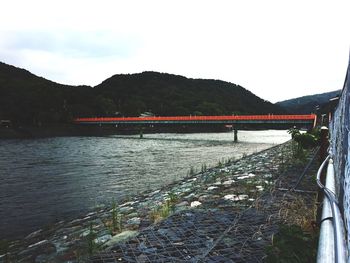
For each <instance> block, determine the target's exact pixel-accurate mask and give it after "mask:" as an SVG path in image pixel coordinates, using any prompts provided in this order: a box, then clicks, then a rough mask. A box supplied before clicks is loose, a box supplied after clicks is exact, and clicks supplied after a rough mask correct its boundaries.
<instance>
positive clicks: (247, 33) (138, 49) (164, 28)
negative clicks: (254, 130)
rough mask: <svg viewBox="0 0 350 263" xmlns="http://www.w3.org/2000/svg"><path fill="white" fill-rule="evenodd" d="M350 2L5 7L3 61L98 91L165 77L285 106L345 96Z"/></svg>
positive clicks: (131, 1) (222, 0)
mask: <svg viewBox="0 0 350 263" xmlns="http://www.w3.org/2000/svg"><path fill="white" fill-rule="evenodd" d="M349 10H350V1H349V0H344V1H337V0H329V1H323V0H291V1H284V0H264V1H262V0H227V1H226V0H212V1H206V0H198V1H197V0H174V1H170V0H159V1H156V0H139V1H136V0H124V1H119V0H111V1H107V0H99V1H89V0H84V1H80V0H67V1H66V0H60V1H56V0H50V1H48V0H43V1H41V0H40V1H39V0H38V1H35V0H31V1H26V0H23V1H19V0H11V1H2V3H1V16H0V61H2V62H5V63H8V64H12V65H15V66H17V67H21V68H25V69H27V70H29V71H31V72H32V73H34V74H36V75H39V76H42V77H45V78H47V79H50V80H53V81H56V82H59V83H63V84H72V85H82V84H86V85H92V86H94V85H97V84H99V83H101V82H102V81H103V80H105V79H106V78H108V77H110V76H112V75H114V74H119V73H137V72H142V71H150V70H152V71H160V72H167V73H173V74H178V75H184V76H186V77H190V78H208V79H221V80H224V81H229V82H232V83H235V84H239V85H241V86H243V87H244V88H246V89H248V90H250V91H251V92H253V93H255V94H256V95H258V96H259V97H261V98H263V99H266V100H269V101H271V102H277V101H280V100H285V99H289V98H294V97H299V96H303V95H309V94H315V93H322V92H327V91H333V90H336V89H341V88H342V86H343V83H344V79H345V73H346V68H347V65H348V59H349V49H350V34H349V33H350V15H349V14H350V13H349Z"/></svg>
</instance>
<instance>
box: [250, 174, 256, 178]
mask: <svg viewBox="0 0 350 263" xmlns="http://www.w3.org/2000/svg"><path fill="white" fill-rule="evenodd" d="M255 176H256V175H255V174H252V173H250V174H248V178H253V177H255Z"/></svg>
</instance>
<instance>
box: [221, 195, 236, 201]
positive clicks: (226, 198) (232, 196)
mask: <svg viewBox="0 0 350 263" xmlns="http://www.w3.org/2000/svg"><path fill="white" fill-rule="evenodd" d="M224 199H225V200H229V201H234V202H236V201H239V198H238V196H237V195H225V196H224Z"/></svg>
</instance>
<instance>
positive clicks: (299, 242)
mask: <svg viewBox="0 0 350 263" xmlns="http://www.w3.org/2000/svg"><path fill="white" fill-rule="evenodd" d="M266 252H267V258H266V259H265V262H268V263H272V262H286V263H289V262H290V263H292V262H300V263H302V262H305V263H308V262H315V259H316V253H317V236H315V235H312V234H310V233H309V232H305V231H303V230H302V228H301V227H300V226H298V225H280V226H279V232H278V233H277V234H276V235H275V236H274V237H273V240H272V244H271V245H270V246H268V247H267V249H266Z"/></svg>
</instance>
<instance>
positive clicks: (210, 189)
mask: <svg viewBox="0 0 350 263" xmlns="http://www.w3.org/2000/svg"><path fill="white" fill-rule="evenodd" d="M218 188H219V187H217V186H209V187H208V188H207V190H208V191H212V190H215V189H218Z"/></svg>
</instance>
